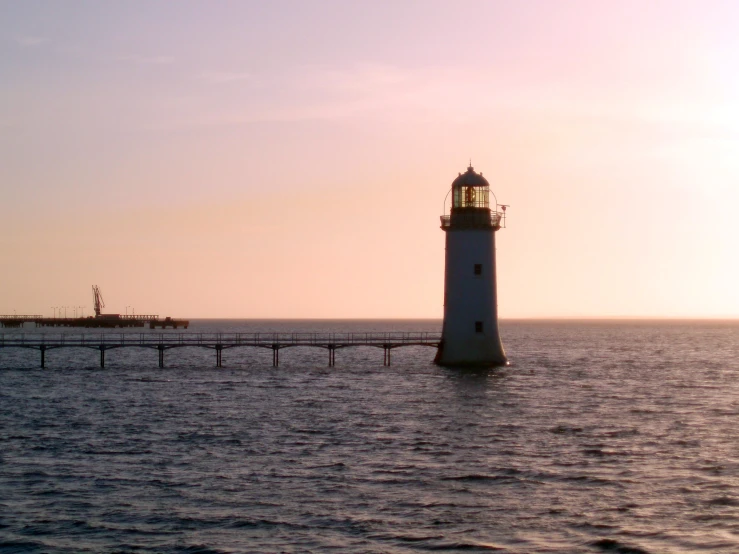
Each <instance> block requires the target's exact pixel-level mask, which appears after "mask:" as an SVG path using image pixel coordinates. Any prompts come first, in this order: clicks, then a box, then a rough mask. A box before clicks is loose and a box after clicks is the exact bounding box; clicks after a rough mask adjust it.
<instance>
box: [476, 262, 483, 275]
mask: <svg viewBox="0 0 739 554" xmlns="http://www.w3.org/2000/svg"><path fill="white" fill-rule="evenodd" d="M475 275H482V264H475Z"/></svg>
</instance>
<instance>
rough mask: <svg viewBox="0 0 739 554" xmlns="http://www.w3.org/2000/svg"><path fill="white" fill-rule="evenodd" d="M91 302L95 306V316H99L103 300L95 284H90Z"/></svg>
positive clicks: (103, 303)
mask: <svg viewBox="0 0 739 554" xmlns="http://www.w3.org/2000/svg"><path fill="white" fill-rule="evenodd" d="M92 304H93V306H95V317H100V309H101V308H104V307H105V301H104V300H103V295H102V294H101V292H100V287H98V286H97V285H92Z"/></svg>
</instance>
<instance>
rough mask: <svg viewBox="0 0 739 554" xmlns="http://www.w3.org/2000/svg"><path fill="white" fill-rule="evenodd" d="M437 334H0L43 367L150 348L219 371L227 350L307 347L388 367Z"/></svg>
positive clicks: (434, 343)
mask: <svg viewBox="0 0 739 554" xmlns="http://www.w3.org/2000/svg"><path fill="white" fill-rule="evenodd" d="M440 344H441V333H428V332H406V333H401V332H390V333H215V334H204V333H136V334H135V333H100V334H92V333H90V334H84V333H83V334H79V335H77V334H75V335H48V334H26V333H22V334H17V333H13V334H9V335H5V334H0V352H2V350H4V349H5V348H28V349H33V350H38V351H39V353H40V358H41V367H42V368H45V367H46V352H47V351H48V350H53V349H56V348H89V349H92V350H98V351H99V352H100V367H101V368H104V367H105V352H106V351H108V350H112V349H115V348H149V349H152V350H156V351H157V352H158V354H159V367H164V353H165V352H166V351H167V350H172V349H175V348H183V347H185V346H195V347H200V348H207V349H210V350H213V351H215V354H216V367H223V366H222V364H223V351H224V350H228V349H231V348H243V347H253V348H266V349H269V350H272V366H273V367H278V366H279V365H280V350H282V349H284V348H290V347H298V346H310V347H314V348H322V349H324V350H327V351H328V365H329V367H333V366H334V365H336V351H337V350H340V349H342V348H350V347H356V346H373V347H376V348H381V349H382V350H383V353H384V358H383V365H384V366H389V365H390V354H391V352H392V350H394V349H396V348H400V347H403V346H430V347H433V348H438V347H439V345H440Z"/></svg>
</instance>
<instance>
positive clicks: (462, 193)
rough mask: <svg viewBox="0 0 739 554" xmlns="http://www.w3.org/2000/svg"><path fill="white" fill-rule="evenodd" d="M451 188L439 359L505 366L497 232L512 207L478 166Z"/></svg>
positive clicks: (457, 363)
mask: <svg viewBox="0 0 739 554" xmlns="http://www.w3.org/2000/svg"><path fill="white" fill-rule="evenodd" d="M450 193H451V197H452V202H451V209H450V210H449V214H444V215H442V216H441V228H442V230H444V231H445V232H446V259H445V262H446V265H445V273H444V323H443V327H442V339H441V345H440V346H439V350H438V353H437V355H436V363H438V364H440V365H445V366H481V367H491V366H499V365H505V364H506V363H507V358H506V355H505V351H504V350H503V344H502V342H501V340H500V334H499V331H498V300H497V290H496V264H495V233H496V232H497V231H498V230H499V229H500V228H501V227H505V209H506V207H507V206H504V205H500V204H498V203H497V199H496V197H495V194H493V193H492V191H491V190H490V184H489V183H488V181H487V179H485V177H483V176H482V173H476V172H475V170H474V168H473V167H472V165H470V166H469V167H468V168H467V172H466V173H460V174H459V176H458V177H457V178H456V179H455V180H454V182H452V188H451V191H450ZM491 197H492V199H493V204H492V206H493V207H492V209H491V206H490V199H491ZM499 208H500V211H498V209H499ZM445 211H446V210H445Z"/></svg>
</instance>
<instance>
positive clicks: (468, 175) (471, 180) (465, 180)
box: [452, 165, 490, 187]
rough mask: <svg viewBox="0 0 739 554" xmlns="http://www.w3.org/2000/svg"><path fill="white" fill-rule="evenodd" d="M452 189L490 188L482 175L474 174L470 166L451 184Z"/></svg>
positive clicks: (473, 169)
mask: <svg viewBox="0 0 739 554" xmlns="http://www.w3.org/2000/svg"><path fill="white" fill-rule="evenodd" d="M452 186H453V187H490V183H488V180H487V179H485V177H483V176H482V173H475V168H474V167H472V166H471V165H470V166H469V167H468V168H467V171H466V172H465V173H460V174H459V177H457V178H456V179H454V181H453V182H452Z"/></svg>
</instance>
